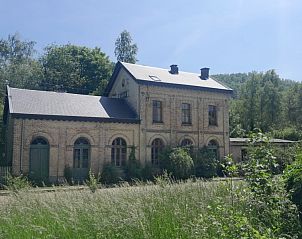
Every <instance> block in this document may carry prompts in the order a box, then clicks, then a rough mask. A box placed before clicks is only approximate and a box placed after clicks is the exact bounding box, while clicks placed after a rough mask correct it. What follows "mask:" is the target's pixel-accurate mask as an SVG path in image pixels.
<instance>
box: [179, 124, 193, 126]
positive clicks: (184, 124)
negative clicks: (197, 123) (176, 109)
mask: <svg viewBox="0 0 302 239" xmlns="http://www.w3.org/2000/svg"><path fill="white" fill-rule="evenodd" d="M181 126H192V123H181Z"/></svg>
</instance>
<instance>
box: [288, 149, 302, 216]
mask: <svg viewBox="0 0 302 239" xmlns="http://www.w3.org/2000/svg"><path fill="white" fill-rule="evenodd" d="M284 179H285V185H286V189H287V191H288V192H289V193H290V197H291V200H292V201H293V202H294V203H295V204H296V205H297V207H298V210H299V212H300V214H301V216H302V152H299V153H298V155H297V158H296V160H295V161H294V162H293V163H292V164H291V165H289V166H288V167H287V168H286V170H285V173H284Z"/></svg>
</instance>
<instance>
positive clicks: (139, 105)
mask: <svg viewBox="0 0 302 239" xmlns="http://www.w3.org/2000/svg"><path fill="white" fill-rule="evenodd" d="M140 115H141V87H140V85H138V106H137V116H138V118H139V119H141V116H140ZM134 138H135V137H133V140H134ZM133 143H134V142H133ZM141 146H142V144H141V121H140V122H139V126H138V147H139V148H138V158H139V160H140V162H141V160H142V159H141V150H142V147H141ZM145 161H146V159H145ZM144 164H146V162H144Z"/></svg>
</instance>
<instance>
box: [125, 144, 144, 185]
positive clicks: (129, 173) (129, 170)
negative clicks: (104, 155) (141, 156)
mask: <svg viewBox="0 0 302 239" xmlns="http://www.w3.org/2000/svg"><path fill="white" fill-rule="evenodd" d="M125 173H126V179H127V180H133V179H141V177H142V168H141V165H140V162H139V161H138V160H137V159H136V158H135V146H132V148H131V151H130V154H129V159H128V161H127V164H126V168H125Z"/></svg>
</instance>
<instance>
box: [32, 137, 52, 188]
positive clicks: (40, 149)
mask: <svg viewBox="0 0 302 239" xmlns="http://www.w3.org/2000/svg"><path fill="white" fill-rule="evenodd" d="M29 177H30V179H31V180H33V181H35V182H37V183H38V182H48V179H49V145H48V143H47V142H46V141H45V140H44V139H41V138H38V139H36V140H34V141H33V142H32V144H31V146H30V164H29Z"/></svg>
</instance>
